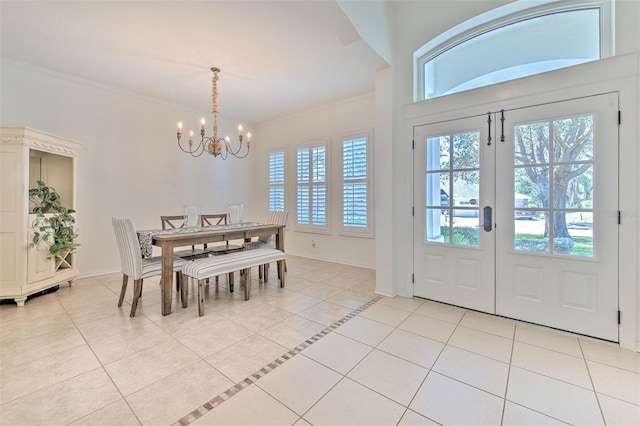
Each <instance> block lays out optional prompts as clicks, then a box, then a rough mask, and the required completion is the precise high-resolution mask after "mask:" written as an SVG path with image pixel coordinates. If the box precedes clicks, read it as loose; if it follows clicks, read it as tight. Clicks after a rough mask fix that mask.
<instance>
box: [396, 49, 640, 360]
mask: <svg viewBox="0 0 640 426" xmlns="http://www.w3.org/2000/svg"><path fill="white" fill-rule="evenodd" d="M639 61H640V54H638V53H634V54H631V55H625V56H615V57H611V58H607V59H603V60H600V61H594V62H589V63H586V64H581V65H577V66H574V67H569V68H564V69H561V70H557V71H552V72H548V73H544V74H539V75H535V76H531V77H526V78H522V79H519V80H514V81H509V82H505V83H501V84H496V85H492V86H487V87H482V88H479V89H475V90H470V91H467V92H462V93H458V94H453V95H450V96H444V97H440V98H436V99H433V100H429V101H423V102H417V103H413V104H409V105H406V106H405V109H404V117H405V124H406V126H405V135H406V137H407V139H408V140H411V138H412V137H413V132H414V127H415V126H419V125H421V124H424V123H435V122H439V121H445V120H448V119H451V118H457V117H466V116H472V115H478V114H482V113H486V112H487V111H492V110H495V106H496V105H499V106H500V108H504V109H511V108H518V107H524V106H531V105H539V104H544V103H548V102H556V101H561V100H564V99H572V98H579V97H584V96H589V95H597V94H600V93H606V92H618V93H619V96H620V97H619V99H620V110H621V111H622V122H621V124H620V127H619V138H620V145H619V146H620V175H621V176H625V179H620V185H619V191H620V196H619V200H620V206H619V207H620V210H621V224H620V239H619V246H618V250H619V253H620V256H619V280H620V285H619V299H620V300H619V306H620V311H621V315H622V321H621V324H620V331H619V332H620V346H621V347H623V348H628V349H634V350H640V335H639V334H638V330H640V318H639V317H638V306H639V305H640V298H639V296H640V295H639V292H638V287H639V284H640V283H639V281H638V277H639V275H640V272H639V271H638V264H637V259H638V257H640V256H639V253H638V247H637V241H638V238H639V237H640V234H639V229H640V228H639V222H640V220H639V219H640V213H639V212H640V209H639V207H640V206H639V203H638V202H639V197H638V190H637V188H638V185H639V183H640V182H639V174H638V167H637V165H638V164H640V156H639V154H640V150H639V148H638V145H637V141H638V113H639V112H638V85H639V80H638V78H639V71H638V70H639V67H640V63H639ZM461 105H464V107H461ZM411 158H413V157H411ZM412 176H413V174H412ZM411 232H413V229H411ZM404 240H405V241H412V240H413V235H406V236H405V238H404ZM394 267H402V265H397V266H394ZM393 290H394V294H400V295H405V296H412V295H413V285H412V283H411V282H407V283H398V284H396V285H395V286H394V289H393Z"/></svg>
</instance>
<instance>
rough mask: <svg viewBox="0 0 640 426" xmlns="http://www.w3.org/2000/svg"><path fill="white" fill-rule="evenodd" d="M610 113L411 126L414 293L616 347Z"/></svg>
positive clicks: (553, 109) (584, 108)
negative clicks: (577, 334)
mask: <svg viewBox="0 0 640 426" xmlns="http://www.w3.org/2000/svg"><path fill="white" fill-rule="evenodd" d="M617 112H618V98H617V94H615V93H614V94H605V95H598V96H591V97H587V98H581V99H576V100H569V101H564V102H557V103H552V104H545V105H540V106H533V107H527V108H518V109H513V110H505V111H501V112H498V113H495V114H488V115H483V116H477V117H472V118H465V119H460V120H453V121H447V122H442V123H435V124H427V125H424V126H419V127H416V128H415V130H414V137H415V143H416V146H415V152H414V171H415V172H414V175H415V177H414V189H415V195H414V199H415V200H414V201H415V208H416V213H415V216H414V229H415V232H414V274H415V284H414V294H415V295H416V296H419V297H424V298H428V299H432V300H437V301H441V302H446V303H451V304H454V305H458V306H463V307H466V308H471V309H477V310H480V311H483V312H488V313H493V314H498V315H501V316H506V317H510V318H516V319H520V320H524V321H529V322H533V323H537V324H542V325H547V326H551V327H555V328H559V329H563V330H568V331H572V332H577V333H581V334H586V335H589V336H594V337H599V338H603V339H607V340H612V341H618V321H617V311H618V269H617V266H618V217H617V211H618V128H617ZM489 119H490V120H489Z"/></svg>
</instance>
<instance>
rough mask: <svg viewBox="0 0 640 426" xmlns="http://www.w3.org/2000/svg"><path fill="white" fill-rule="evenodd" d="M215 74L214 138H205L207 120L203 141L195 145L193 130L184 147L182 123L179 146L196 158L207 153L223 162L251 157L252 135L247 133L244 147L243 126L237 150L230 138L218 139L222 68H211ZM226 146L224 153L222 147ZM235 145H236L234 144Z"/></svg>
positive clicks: (212, 99) (202, 123) (212, 81)
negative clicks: (219, 86) (219, 74)
mask: <svg viewBox="0 0 640 426" xmlns="http://www.w3.org/2000/svg"><path fill="white" fill-rule="evenodd" d="M211 71H212V72H213V78H212V80H211V112H212V113H213V136H205V130H204V125H205V123H206V122H205V120H204V118H202V120H200V124H201V128H200V136H201V138H202V139H201V140H200V142H198V143H197V144H195V146H194V144H193V130H191V131H190V132H189V145H188V147H187V146H183V144H182V141H181V139H182V121H181V122H179V123H178V146H179V147H180V149H181V150H183V151H184V152H186V153H189V154H191V155H192V156H194V157H200V156H201V155H202V154H203V153H204V152H205V151H206V152H208V153H209V154H211V155H213V156H214V157H217V156H218V155H220V156H222V159H223V160H226V159H227V157H228V156H229V155H232V156H234V157H236V158H244V157H246V156H247V155H249V147H250V146H251V133H247V142H246V144H245V145H243V143H242V142H243V135H242V125H238V144H237V148H233V147H232V146H231V140H230V139H229V136H227V137H226V138H222V137H220V138H219V137H218V85H217V83H218V73H219V72H220V68H216V67H213V68H211ZM223 145H224V151H223V150H222V146H223ZM234 145H235V144H234ZM243 146H246V150H243Z"/></svg>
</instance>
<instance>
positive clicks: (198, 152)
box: [178, 139, 204, 157]
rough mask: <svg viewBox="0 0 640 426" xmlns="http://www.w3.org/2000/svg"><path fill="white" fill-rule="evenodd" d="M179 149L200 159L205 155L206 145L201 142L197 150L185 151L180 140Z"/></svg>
mask: <svg viewBox="0 0 640 426" xmlns="http://www.w3.org/2000/svg"><path fill="white" fill-rule="evenodd" d="M178 147H179V148H180V149H181V150H182V151H183V152H186V153H187V154H191V155H192V156H193V157H200V156H201V155H202V154H203V153H204V145H203V144H202V142H199V143H198V144H197V145H196V149H191V147H189V149H184V148H183V147H182V142H181V141H180V139H178Z"/></svg>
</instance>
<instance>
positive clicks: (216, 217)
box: [200, 213, 227, 226]
mask: <svg viewBox="0 0 640 426" xmlns="http://www.w3.org/2000/svg"><path fill="white" fill-rule="evenodd" d="M226 224H227V214H226V213H214V214H201V215H200V225H201V226H214V225H226Z"/></svg>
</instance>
